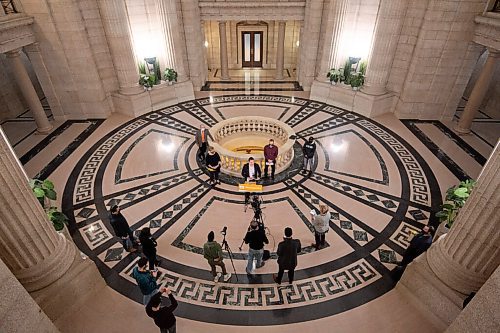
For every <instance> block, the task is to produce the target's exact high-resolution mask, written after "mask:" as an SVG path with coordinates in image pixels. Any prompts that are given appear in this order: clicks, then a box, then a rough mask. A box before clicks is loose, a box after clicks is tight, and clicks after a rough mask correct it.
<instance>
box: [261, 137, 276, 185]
mask: <svg viewBox="0 0 500 333" xmlns="http://www.w3.org/2000/svg"><path fill="white" fill-rule="evenodd" d="M277 157H278V146H275V145H274V140H273V139H271V140H269V144H268V145H266V146H265V147H264V159H265V162H266V166H265V167H264V178H267V177H268V170H269V166H271V178H272V179H273V180H274V172H275V171H276V158H277Z"/></svg>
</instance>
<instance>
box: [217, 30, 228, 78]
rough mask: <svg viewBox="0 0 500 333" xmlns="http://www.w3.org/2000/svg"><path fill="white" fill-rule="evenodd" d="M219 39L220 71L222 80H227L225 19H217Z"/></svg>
mask: <svg viewBox="0 0 500 333" xmlns="http://www.w3.org/2000/svg"><path fill="white" fill-rule="evenodd" d="M219 40H220V72H221V78H222V80H229V65H228V60H227V37H226V21H219Z"/></svg>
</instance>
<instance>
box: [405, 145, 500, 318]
mask: <svg viewBox="0 0 500 333" xmlns="http://www.w3.org/2000/svg"><path fill="white" fill-rule="evenodd" d="M498 174H500V143H497V146H496V147H495V149H494V150H493V153H492V154H491V156H490V158H489V159H488V161H487V162H486V165H485V166H484V168H483V170H482V171H481V174H480V175H479V178H478V181H477V184H476V186H475V188H474V190H473V191H472V193H471V196H470V197H469V199H468V200H467V202H466V203H465V205H464V207H462V208H461V210H460V212H459V214H458V216H457V218H456V219H455V222H454V223H453V226H452V227H451V229H450V232H448V234H446V235H443V236H441V237H440V238H439V239H438V240H437V242H436V243H434V244H433V245H432V246H431V247H430V248H429V250H428V251H427V252H426V253H425V254H423V255H421V256H420V257H419V258H418V260H416V261H415V262H413V263H412V264H410V265H409V266H408V268H407V270H406V271H405V273H404V274H403V277H402V279H401V281H400V283H399V284H398V286H400V285H401V287H405V288H406V289H407V290H408V291H409V292H410V293H411V294H413V295H415V296H416V297H418V299H419V301H420V302H421V303H422V304H423V305H424V306H426V307H428V308H429V309H430V310H431V311H432V312H433V313H435V314H436V316H438V317H439V318H440V319H441V320H442V321H443V323H444V324H445V325H449V324H451V322H452V321H453V320H454V319H455V317H456V316H457V315H458V314H459V313H460V309H461V306H462V301H463V299H464V298H465V297H466V295H469V294H470V293H471V292H473V291H477V290H478V289H479V288H480V287H481V286H482V285H483V284H484V282H485V281H486V280H487V279H488V278H489V277H490V276H491V274H492V273H493V271H495V269H496V268H497V267H498V265H499V264H500V233H499V232H498V230H499V228H500V215H499V214H498V211H499V208H500V207H499V206H500V191H499V185H500V177H498Z"/></svg>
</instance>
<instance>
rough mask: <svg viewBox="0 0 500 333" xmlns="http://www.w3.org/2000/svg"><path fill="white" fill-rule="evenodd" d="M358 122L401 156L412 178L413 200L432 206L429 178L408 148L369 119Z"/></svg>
mask: <svg viewBox="0 0 500 333" xmlns="http://www.w3.org/2000/svg"><path fill="white" fill-rule="evenodd" d="M357 124H359V125H360V126H362V127H364V128H366V129H367V130H369V131H370V132H372V133H374V134H376V135H377V136H378V137H379V138H380V139H382V140H383V141H384V142H385V143H387V144H388V145H389V147H391V149H392V150H393V151H394V152H395V153H396V154H397V155H398V156H399V157H400V159H401V162H402V163H403V165H404V167H405V169H406V172H407V174H408V177H409V178H410V189H411V198H412V201H414V202H418V203H420V204H424V205H428V206H430V204H431V202H430V200H431V194H430V188H429V185H428V184H427V178H426V177H425V175H424V171H423V170H422V169H421V167H420V164H419V163H418V162H417V160H416V159H415V157H414V156H413V155H412V154H411V153H410V152H409V151H408V149H406V148H405V147H404V145H403V144H402V143H401V142H399V140H397V139H396V138H394V137H393V136H392V135H390V134H389V133H387V132H386V131H384V130H383V129H381V128H380V127H378V126H377V125H375V124H374V123H372V122H370V121H368V120H365V119H362V120H359V121H357Z"/></svg>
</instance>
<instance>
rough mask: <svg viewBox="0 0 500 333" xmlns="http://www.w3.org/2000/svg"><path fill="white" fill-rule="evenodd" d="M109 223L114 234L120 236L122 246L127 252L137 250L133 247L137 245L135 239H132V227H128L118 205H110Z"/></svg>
mask: <svg viewBox="0 0 500 333" xmlns="http://www.w3.org/2000/svg"><path fill="white" fill-rule="evenodd" d="M110 223H111V226H112V227H113V230H114V232H115V235H116V236H117V237H120V238H121V240H122V243H123V248H124V249H125V250H126V251H128V252H135V251H137V249H136V248H135V247H134V246H137V241H136V240H135V239H134V234H133V233H132V229H130V227H129V225H128V222H127V220H126V219H125V217H124V216H123V215H122V213H121V212H120V207H118V205H114V206H113V207H111V216H110ZM127 238H128V239H129V240H130V243H128V242H127Z"/></svg>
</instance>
